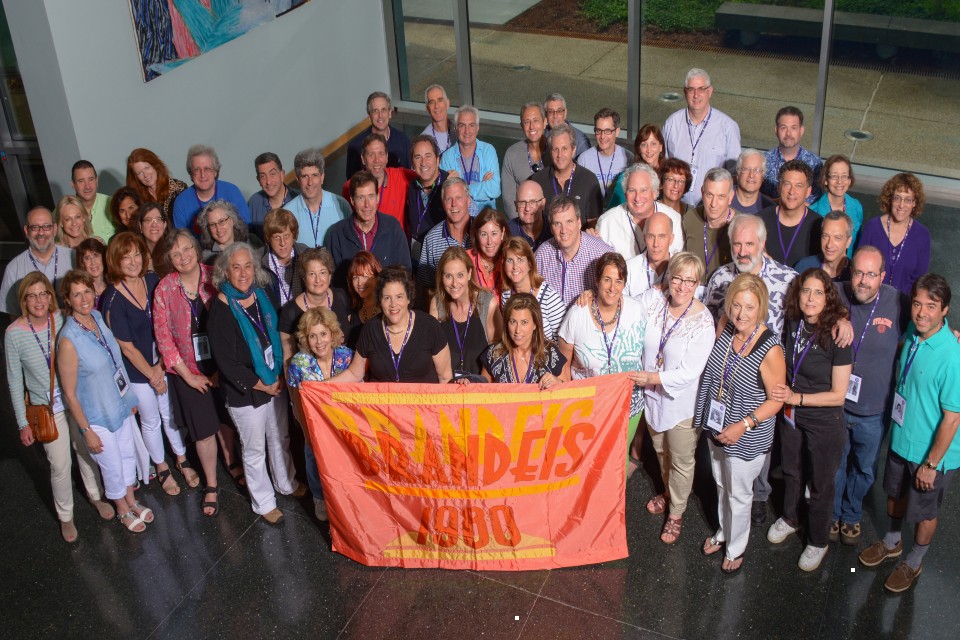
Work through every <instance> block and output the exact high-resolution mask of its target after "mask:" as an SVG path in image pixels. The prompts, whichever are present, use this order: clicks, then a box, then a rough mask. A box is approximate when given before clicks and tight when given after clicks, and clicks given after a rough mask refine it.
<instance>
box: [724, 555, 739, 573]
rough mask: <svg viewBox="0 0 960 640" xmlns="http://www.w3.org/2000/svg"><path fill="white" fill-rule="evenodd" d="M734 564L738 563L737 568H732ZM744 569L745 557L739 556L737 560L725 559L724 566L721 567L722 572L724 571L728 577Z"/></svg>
mask: <svg viewBox="0 0 960 640" xmlns="http://www.w3.org/2000/svg"><path fill="white" fill-rule="evenodd" d="M733 563H736V565H737V566H732V565H733ZM724 565H726V566H724ZM742 568H743V556H742V555H741V556H737V557H736V558H732V559H731V558H724V559H723V564H721V565H720V571H723V572H724V573H726V574H727V575H732V574H734V573H737V572H738V571H740V569H742Z"/></svg>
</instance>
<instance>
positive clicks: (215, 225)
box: [207, 218, 233, 229]
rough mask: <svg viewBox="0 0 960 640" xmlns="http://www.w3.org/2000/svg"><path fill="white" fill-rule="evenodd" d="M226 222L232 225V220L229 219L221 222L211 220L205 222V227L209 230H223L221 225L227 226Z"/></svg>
mask: <svg viewBox="0 0 960 640" xmlns="http://www.w3.org/2000/svg"><path fill="white" fill-rule="evenodd" d="M228 222H230V223H232V222H233V220H232V219H230V218H223V219H221V220H217V221H216V222H214V221H213V220H207V226H208V227H210V228H211V229H221V228H223V225H225V224H227V223H228Z"/></svg>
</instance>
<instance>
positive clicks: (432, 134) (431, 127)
mask: <svg viewBox="0 0 960 640" xmlns="http://www.w3.org/2000/svg"><path fill="white" fill-rule="evenodd" d="M430 135H431V136H433V139H434V140H435V141H436V143H437V148H438V149H440V139H439V138H438V137H437V130H436V129H434V128H433V123H432V122H431V123H430ZM449 148H450V129H447V146H445V147H444V148H443V149H440V155H443V152H444V151H446V150H447V149H449Z"/></svg>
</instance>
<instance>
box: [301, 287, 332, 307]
mask: <svg viewBox="0 0 960 640" xmlns="http://www.w3.org/2000/svg"><path fill="white" fill-rule="evenodd" d="M303 308H304V310H306V311H309V310H310V303H309V302H307V292H306V291H304V292H303ZM327 309H333V294H332V293H330V289H327Z"/></svg>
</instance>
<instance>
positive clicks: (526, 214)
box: [510, 180, 552, 251]
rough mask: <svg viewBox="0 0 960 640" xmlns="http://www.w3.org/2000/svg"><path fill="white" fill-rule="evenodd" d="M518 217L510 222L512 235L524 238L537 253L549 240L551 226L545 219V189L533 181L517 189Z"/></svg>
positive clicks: (524, 183) (522, 183)
mask: <svg viewBox="0 0 960 640" xmlns="http://www.w3.org/2000/svg"><path fill="white" fill-rule="evenodd" d="M514 204H515V205H516V207H517V217H516V218H513V219H512V220H510V234H511V235H514V236H517V237H519V238H523V239H524V240H526V241H527V243H529V245H530V246H531V247H532V248H533V250H534V251H536V250H537V249H538V248H539V247H540V245H541V244H543V243H544V242H546V241H547V240H549V239H550V238H551V237H552V236H551V234H550V225H548V224H547V223H546V219H545V218H544V217H543V210H544V208H545V207H546V205H547V199H546V197H544V195H543V187H541V186H540V185H539V184H538V183H536V182H534V181H533V180H525V181H523V182H521V183H520V186H518V187H517V199H516V200H515V201H514Z"/></svg>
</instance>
